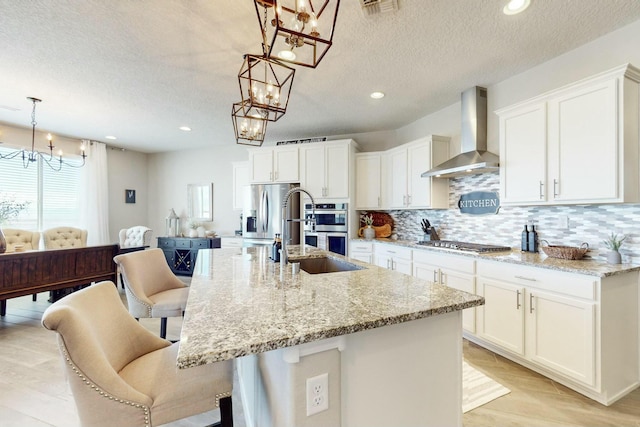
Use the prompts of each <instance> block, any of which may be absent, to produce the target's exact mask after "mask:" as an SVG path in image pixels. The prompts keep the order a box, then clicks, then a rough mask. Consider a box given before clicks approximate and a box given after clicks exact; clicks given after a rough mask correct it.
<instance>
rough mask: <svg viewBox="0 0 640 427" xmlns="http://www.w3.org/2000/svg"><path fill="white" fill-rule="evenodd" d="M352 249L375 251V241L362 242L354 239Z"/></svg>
mask: <svg viewBox="0 0 640 427" xmlns="http://www.w3.org/2000/svg"><path fill="white" fill-rule="evenodd" d="M350 249H351V250H352V251H357V252H373V242H361V241H358V240H352V241H351V248H350Z"/></svg>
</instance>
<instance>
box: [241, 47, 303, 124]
mask: <svg viewBox="0 0 640 427" xmlns="http://www.w3.org/2000/svg"><path fill="white" fill-rule="evenodd" d="M295 72H296V71H295V70H294V69H293V68H291V67H287V66H286V65H283V64H281V63H279V62H278V61H274V60H271V59H268V58H265V57H263V56H258V55H248V54H247V55H245V56H244V62H243V64H242V68H240V72H239V73H238V82H239V83H240V94H241V96H242V102H241V105H242V107H243V108H244V110H245V111H244V112H245V115H249V114H250V112H249V110H253V111H252V112H251V115H255V112H257V113H258V115H260V116H261V117H263V118H264V119H266V120H268V121H272V122H275V121H277V120H278V119H279V118H280V117H282V116H283V115H284V113H285V112H286V111H287V104H288V102H289V95H290V93H291V85H292V84H293V77H294V75H295Z"/></svg>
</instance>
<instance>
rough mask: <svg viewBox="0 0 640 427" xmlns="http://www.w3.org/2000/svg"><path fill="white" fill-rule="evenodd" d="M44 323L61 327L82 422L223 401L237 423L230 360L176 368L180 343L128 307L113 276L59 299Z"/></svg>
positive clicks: (135, 420) (154, 415) (122, 424)
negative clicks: (140, 319) (154, 330)
mask: <svg viewBox="0 0 640 427" xmlns="http://www.w3.org/2000/svg"><path fill="white" fill-rule="evenodd" d="M42 325H43V326H44V327H45V328H47V329H49V330H51V331H55V332H57V333H58V335H57V337H58V340H57V341H58V347H59V350H60V353H61V355H62V359H63V364H64V369H65V371H66V377H67V381H68V383H69V386H70V389H71V392H72V394H73V398H74V400H75V403H76V407H77V410H78V416H79V418H80V424H81V425H82V426H85V427H107V426H109V427H111V426H118V427H134V426H135V427H151V426H156V425H160V424H165V423H169V422H172V421H175V420H179V419H182V418H186V417H189V416H192V415H196V414H200V413H203V412H207V411H210V410H213V409H215V408H216V407H219V408H220V418H221V421H220V423H218V424H214V425H217V426H220V427H232V426H233V417H232V402H231V393H232V389H233V362H232V361H231V360H226V361H222V362H215V363H212V364H206V365H201V366H196V367H192V368H186V369H178V368H177V353H178V348H179V344H178V343H174V344H171V343H170V342H169V341H167V340H165V339H162V338H159V337H157V336H156V335H155V334H153V333H151V332H150V331H148V330H147V329H146V328H144V327H143V326H142V325H140V324H139V323H138V322H136V321H135V320H134V319H133V317H131V316H130V315H129V313H127V310H126V308H125V306H124V305H123V304H122V301H121V299H120V295H119V293H118V291H117V288H116V287H115V285H114V283H113V282H111V281H105V282H100V283H97V284H95V285H93V286H90V287H88V288H85V289H82V290H80V291H78V292H74V293H73V294H71V295H69V296H67V297H65V298H63V299H61V300H59V301H57V302H55V303H54V304H52V305H51V306H50V307H49V308H47V310H46V311H45V312H44V314H43V316H42Z"/></svg>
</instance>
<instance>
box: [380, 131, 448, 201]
mask: <svg viewBox="0 0 640 427" xmlns="http://www.w3.org/2000/svg"><path fill="white" fill-rule="evenodd" d="M387 157H388V176H389V179H388V181H389V189H388V194H389V207H390V208H393V209H422V208H442V209H446V208H448V207H449V181H448V180H447V179H441V178H432V177H429V178H422V177H421V175H422V173H423V172H426V171H427V170H429V169H431V168H432V167H433V166H436V165H438V164H440V163H443V162H445V161H446V160H448V159H449V138H446V137H441V136H436V135H431V136H428V137H426V138H421V139H419V140H417V141H414V142H411V143H408V144H404V145H401V146H400V147H397V148H394V149H392V150H389V151H388V153H387Z"/></svg>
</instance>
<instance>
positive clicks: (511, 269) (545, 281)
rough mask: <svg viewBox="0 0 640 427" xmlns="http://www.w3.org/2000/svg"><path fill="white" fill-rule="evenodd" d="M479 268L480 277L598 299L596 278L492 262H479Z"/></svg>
mask: <svg viewBox="0 0 640 427" xmlns="http://www.w3.org/2000/svg"><path fill="white" fill-rule="evenodd" d="M477 268H478V276H483V277H491V278H494V279H498V280H502V281H506V282H509V283H517V284H519V285H521V286H525V287H527V288H538V289H541V290H547V291H551V292H556V293H561V294H565V295H571V296H575V297H578V298H585V299H589V300H595V299H596V298H597V284H598V283H599V279H598V278H597V277H594V276H585V275H581V274H574V273H566V272H563V271H554V270H549V269H545V268H536V267H527V266H522V265H518V264H508V263H501V262H491V261H478V267H477Z"/></svg>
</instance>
